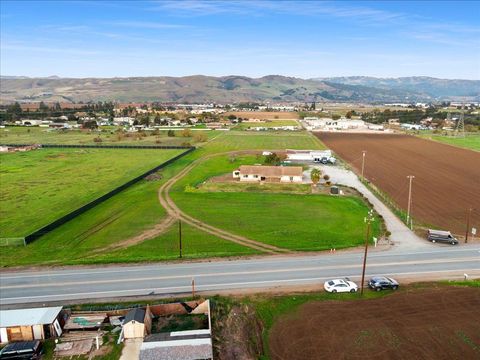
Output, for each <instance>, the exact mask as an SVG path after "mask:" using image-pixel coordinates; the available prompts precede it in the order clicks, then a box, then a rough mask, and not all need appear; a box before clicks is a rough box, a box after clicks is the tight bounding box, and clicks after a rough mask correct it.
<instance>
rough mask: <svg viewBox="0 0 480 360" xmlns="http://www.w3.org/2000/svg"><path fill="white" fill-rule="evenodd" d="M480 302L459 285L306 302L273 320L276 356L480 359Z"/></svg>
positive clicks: (275, 359)
mask: <svg viewBox="0 0 480 360" xmlns="http://www.w3.org/2000/svg"><path fill="white" fill-rule="evenodd" d="M479 304H480V289H479V288H458V287H442V288H438V289H424V290H419V289H413V290H409V291H405V292H402V293H398V294H392V295H390V296H386V297H382V298H378V299H371V300H353V301H321V302H311V303H307V304H305V305H302V306H301V307H300V308H299V309H298V310H297V311H296V312H295V313H292V314H289V315H286V316H284V317H283V318H280V320H279V321H277V322H276V323H275V324H274V325H273V327H272V329H271V331H270V337H269V344H270V355H271V359H272V360H284V359H290V360H295V359H302V360H310V359H312V360H313V359H435V360H439V359H465V360H467V359H479V358H480V311H479Z"/></svg>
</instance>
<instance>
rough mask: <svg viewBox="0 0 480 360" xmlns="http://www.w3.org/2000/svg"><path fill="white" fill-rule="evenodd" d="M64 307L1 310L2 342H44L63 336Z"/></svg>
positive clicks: (0, 327) (0, 338) (0, 328)
mask: <svg viewBox="0 0 480 360" xmlns="http://www.w3.org/2000/svg"><path fill="white" fill-rule="evenodd" d="M64 322H65V319H64V314H63V312H62V307H61V306H59V307H45V308H32V309H18V310H0V342H1V343H8V342H10V341H30V340H44V339H48V338H53V337H57V336H60V335H62V327H63V325H64Z"/></svg>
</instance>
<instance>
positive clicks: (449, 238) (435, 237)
mask: <svg viewBox="0 0 480 360" xmlns="http://www.w3.org/2000/svg"><path fill="white" fill-rule="evenodd" d="M427 239H428V240H430V241H431V242H432V243H435V242H444V243H449V244H452V245H457V244H458V240H457V239H456V238H455V237H454V236H453V235H452V234H451V233H450V231H442V230H432V229H428V231H427Z"/></svg>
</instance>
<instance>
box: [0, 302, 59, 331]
mask: <svg viewBox="0 0 480 360" xmlns="http://www.w3.org/2000/svg"><path fill="white" fill-rule="evenodd" d="M60 311H62V307H61V306H57V307H45V308H32V309H18V310H0V327H2V328H3V327H11V326H30V325H48V324H51V323H53V321H54V320H55V319H56V318H57V316H58V314H59V313H60Z"/></svg>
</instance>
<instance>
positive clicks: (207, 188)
mask: <svg viewBox="0 0 480 360" xmlns="http://www.w3.org/2000/svg"><path fill="white" fill-rule="evenodd" d="M311 191H312V190H311V186H310V185H308V184H270V183H267V184H251V183H242V182H232V183H221V182H220V183H216V182H205V183H203V184H201V185H200V186H199V188H198V189H197V190H195V192H202V193H208V192H254V193H259V192H261V193H288V194H310V193H311Z"/></svg>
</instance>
